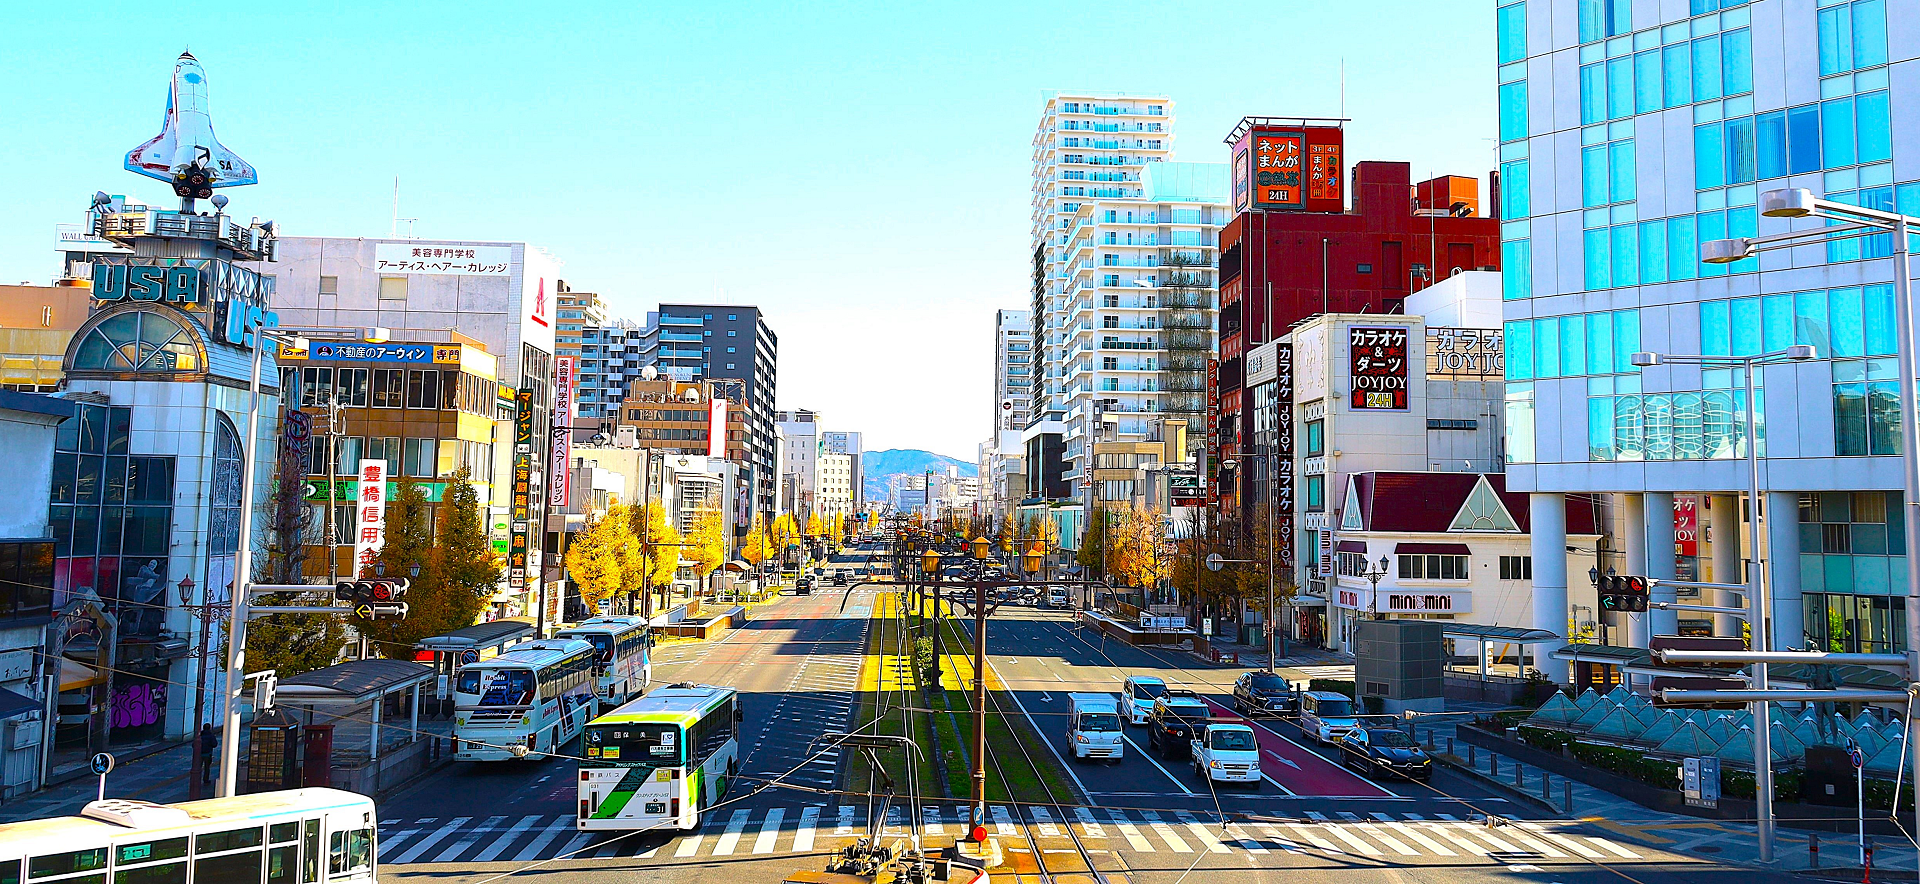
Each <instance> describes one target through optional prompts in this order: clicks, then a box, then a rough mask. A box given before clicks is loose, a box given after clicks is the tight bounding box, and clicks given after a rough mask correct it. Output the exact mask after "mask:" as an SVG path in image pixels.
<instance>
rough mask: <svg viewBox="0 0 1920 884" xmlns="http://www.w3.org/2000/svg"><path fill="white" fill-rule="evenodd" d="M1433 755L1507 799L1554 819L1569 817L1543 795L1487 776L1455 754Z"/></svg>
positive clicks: (1437, 753)
mask: <svg viewBox="0 0 1920 884" xmlns="http://www.w3.org/2000/svg"><path fill="white" fill-rule="evenodd" d="M1433 757H1434V758H1435V759H1437V760H1438V761H1439V762H1440V763H1441V764H1444V765H1446V766H1448V767H1450V768H1453V769H1454V770H1457V771H1459V772H1461V773H1463V774H1466V775H1467V776H1470V777H1472V778H1474V779H1475V780H1476V781H1478V782H1480V783H1481V784H1483V785H1486V786H1491V787H1492V788H1493V789H1494V791H1496V792H1499V793H1500V794H1501V795H1504V796H1506V797H1507V799H1508V800H1510V801H1519V802H1520V803H1522V804H1525V805H1527V806H1529V807H1531V808H1533V809H1535V810H1543V811H1545V812H1546V814H1547V816H1549V817H1552V818H1554V819H1568V818H1569V817H1568V816H1567V811H1566V810H1564V809H1562V808H1559V807H1556V806H1554V805H1553V804H1552V803H1551V802H1548V801H1545V800H1542V799H1541V797H1540V796H1538V795H1534V794H1532V793H1530V792H1527V791H1525V790H1523V789H1516V788H1514V785H1513V784H1512V783H1507V782H1502V781H1500V780H1497V779H1494V778H1493V777H1490V776H1487V775H1486V774H1483V773H1481V772H1479V771H1477V770H1474V769H1473V768H1470V767H1468V766H1466V764H1465V763H1463V762H1461V761H1460V760H1459V759H1457V758H1455V757H1454V756H1451V755H1447V754H1445V753H1441V752H1435V753H1433ZM1515 763H1518V762H1515Z"/></svg>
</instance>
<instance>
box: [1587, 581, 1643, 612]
mask: <svg viewBox="0 0 1920 884" xmlns="http://www.w3.org/2000/svg"><path fill="white" fill-rule="evenodd" d="M1595 588H1597V589H1598V590H1600V610H1602V611H1626V612H1630V613H1631V612H1638V611H1645V610H1646V609H1647V578H1645V577H1622V576H1616V575H1611V574H1609V575H1607V576H1604V577H1601V578H1599V582H1598V583H1597V584H1596V585H1595Z"/></svg>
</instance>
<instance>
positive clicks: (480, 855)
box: [380, 587, 1744, 882]
mask: <svg viewBox="0 0 1920 884" xmlns="http://www.w3.org/2000/svg"><path fill="white" fill-rule="evenodd" d="M878 592H879V590H877V589H874V588H865V587H863V588H856V589H854V590H852V591H851V592H848V591H847V590H840V589H835V590H833V591H830V592H822V593H820V594H816V595H813V596H809V597H786V598H783V599H782V600H780V601H778V602H775V603H773V604H770V605H768V606H766V607H763V608H761V609H759V610H758V611H757V612H756V615H757V616H756V618H755V619H753V620H751V621H749V622H748V624H747V626H746V627H744V628H742V629H740V630H737V631H735V632H733V633H731V634H729V635H727V636H725V637H724V638H721V639H718V640H716V641H714V642H711V643H686V644H671V645H665V646H662V648H661V649H660V653H659V659H658V661H657V663H656V683H657V684H659V683H670V682H674V681H682V680H685V681H696V682H706V683H714V684H724V685H730V686H733V687H736V688H738V689H740V690H741V691H742V694H743V696H744V698H745V704H744V705H745V709H746V723H745V725H744V727H743V743H744V744H743V747H742V756H743V764H742V771H743V775H742V777H741V782H742V784H743V785H745V786H749V787H750V786H754V785H758V784H763V783H766V782H768V781H769V780H773V779H775V778H779V783H780V784H782V787H774V788H767V789H764V790H760V791H751V790H750V789H749V790H745V791H735V792H734V793H733V794H732V795H731V796H730V800H729V801H728V802H727V803H725V804H724V805H722V806H720V807H718V808H715V809H713V810H712V811H711V812H709V813H708V814H706V815H705V817H704V818H703V822H702V825H701V827H700V829H699V830H697V831H696V832H693V833H691V834H675V835H668V834H637V835H628V836H608V835H587V834H582V833H579V832H577V831H576V830H575V829H574V825H573V801H574V800H575V799H574V789H573V780H572V772H573V766H572V763H571V762H570V761H568V760H566V759H559V758H556V759H552V760H548V761H544V762H528V763H521V764H513V765H493V766H484V765H476V764H456V765H453V766H451V767H449V768H446V769H444V770H442V771H441V772H439V773H437V774H436V775H434V776H433V777H431V778H429V779H427V780H425V781H423V782H421V783H419V784H416V785H415V786H413V787H412V788H410V789H408V790H407V791H406V792H404V793H402V794H400V795H398V796H395V797H394V798H392V799H389V800H387V801H386V802H383V805H382V809H381V816H382V827H381V844H380V857H381V861H382V863H383V866H382V874H383V876H385V877H386V878H388V879H390V880H407V879H409V878H415V877H420V876H430V877H432V878H433V879H434V880H436V881H456V882H459V881H479V880H482V879H484V878H487V877H489V876H492V875H498V874H501V873H504V872H510V871H513V870H515V869H520V868H526V867H530V866H533V865H534V864H536V863H537V864H539V865H538V866H537V867H538V868H539V869H540V870H541V872H542V873H543V874H552V875H557V876H559V877H560V878H562V879H564V878H565V877H567V876H568V875H570V874H589V875H602V874H608V873H629V874H630V873H635V872H640V873H644V874H645V875H646V876H647V877H648V879H650V880H688V881H692V880H705V879H708V878H707V876H710V875H712V874H714V873H715V872H716V871H719V870H723V869H724V870H726V874H728V875H730V876H736V877H738V876H744V878H743V880H754V881H776V880H779V878H780V877H781V876H784V875H786V874H788V873H790V872H792V871H794V870H796V869H800V868H816V867H819V866H820V865H821V864H822V862H823V857H824V856H825V855H827V854H828V853H830V852H832V851H835V850H838V849H839V848H841V847H843V846H846V845H849V844H851V843H853V841H854V840H855V839H856V838H858V837H859V836H860V835H862V834H864V833H865V831H866V827H867V813H868V809H867V805H866V803H865V801H864V799H858V798H851V799H850V798H846V797H844V796H839V795H836V794H834V792H833V783H834V777H833V772H834V769H835V766H836V765H837V763H838V759H837V757H836V756H834V755H822V756H820V757H819V758H809V754H808V745H809V743H810V741H811V740H812V738H813V737H814V736H815V735H818V734H820V733H823V732H826V731H831V730H840V729H844V728H846V727H848V726H849V725H848V721H847V716H848V714H849V711H850V710H851V709H852V708H854V701H855V699H856V698H855V695H854V693H853V690H854V688H855V686H856V685H857V683H858V682H857V679H858V676H859V672H860V667H861V665H862V659H863V654H862V646H863V641H864V637H865V636H866V634H867V632H868V630H869V629H870V628H871V624H872V623H873V620H872V611H873V610H874V600H875V598H876V595H877V593H878ZM843 595H844V596H845V599H844V604H845V609H844V611H842V610H841V606H842V603H843ZM989 652H990V653H989V657H990V662H991V665H992V667H993V671H994V673H995V674H996V675H997V677H998V678H999V679H1000V680H1001V681H1002V682H1003V683H1005V684H1006V686H1007V689H1008V691H1009V692H1010V693H1011V694H1012V696H1013V698H1014V699H1016V700H1017V701H1018V702H1017V706H1018V709H1019V713H1018V714H1021V715H1022V717H1023V718H1024V719H1027V720H1030V721H1031V726H1033V727H1035V728H1036V729H1037V730H1038V731H1039V733H1041V734H1042V735H1043V736H1044V737H1046V738H1047V740H1048V741H1049V745H1050V746H1052V747H1054V748H1055V749H1058V748H1060V747H1061V743H1060V733H1059V731H1060V728H1059V726H1058V725H1059V722H1060V716H1061V715H1062V714H1063V711H1064V706H1063V705H1062V704H1063V703H1064V697H1065V694H1066V692H1068V691H1072V690H1099V691H1107V692H1112V691H1115V690H1117V689H1118V686H1119V683H1120V680H1121V679H1122V678H1123V677H1124V676H1125V674H1128V673H1151V674H1156V675H1159V676H1161V677H1162V678H1165V679H1166V680H1167V682H1168V683H1169V684H1170V685H1174V686H1184V687H1188V688H1191V689H1193V690H1195V691H1196V692H1199V693H1201V694H1202V695H1203V696H1207V697H1209V699H1212V700H1215V701H1218V702H1223V703H1224V702H1230V701H1229V700H1228V699H1227V693H1228V692H1227V686H1228V685H1230V683H1231V681H1232V678H1233V677H1234V676H1235V675H1237V673H1238V671H1239V670H1234V669H1225V668H1216V667H1209V666H1206V665H1204V664H1200V663H1198V661H1193V660H1191V658H1185V657H1183V656H1176V655H1174V654H1172V653H1169V652H1148V651H1143V650H1140V649H1135V648H1130V647H1126V646H1122V645H1118V644H1114V643H1107V644H1105V645H1103V644H1101V643H1100V641H1099V639H1098V637H1097V636H1094V635H1092V634H1090V633H1083V631H1082V630H1078V629H1076V628H1075V627H1074V626H1073V624H1072V621H1071V620H1070V619H1069V616H1068V614H1066V613H1065V612H1061V611H1046V610H1032V609H1024V608H1006V609H1003V611H1002V613H1000V614H998V615H996V616H995V617H994V618H993V619H992V620H991V621H990V626H989ZM1221 711H1222V712H1224V711H1225V710H1224V708H1222V710H1221ZM1256 727H1257V728H1258V731H1257V732H1258V734H1259V736H1260V741H1261V747H1262V752H1263V755H1266V756H1268V761H1269V762H1270V764H1268V765H1267V767H1268V769H1269V773H1270V776H1271V779H1270V780H1269V781H1268V782H1265V783H1262V784H1261V787H1260V788H1259V789H1258V790H1257V791H1256V790H1253V789H1244V790H1222V789H1210V788H1208V786H1207V784H1206V783H1203V782H1200V781H1198V780H1195V779H1194V778H1193V777H1192V775H1191V772H1190V770H1188V769H1187V768H1186V767H1185V766H1184V765H1168V764H1167V763H1165V762H1161V761H1159V760H1157V759H1150V758H1149V757H1148V756H1147V754H1146V753H1145V752H1142V751H1140V739H1141V738H1140V737H1139V735H1138V729H1137V728H1136V729H1133V733H1131V734H1130V735H1129V740H1130V741H1131V742H1130V745H1129V749H1128V755H1127V757H1126V758H1125V759H1124V760H1122V761H1121V762H1120V763H1118V764H1105V763H1095V764H1084V763H1075V764H1065V763H1063V762H1062V761H1061V760H1060V759H1058V758H1055V759H1053V763H1054V764H1057V765H1061V766H1062V767H1064V768H1065V769H1066V770H1068V771H1069V772H1070V773H1071V777H1070V779H1071V781H1072V782H1073V783H1074V784H1075V789H1076V790H1077V791H1078V792H1080V793H1081V794H1080V796H1079V797H1078V798H1077V799H1076V801H1077V802H1079V803H1075V804H1071V805H1066V804H1062V805H1056V806H1048V805H1041V804H1013V805H1003V804H996V805H993V806H991V807H990V816H989V824H988V829H989V831H990V832H991V833H992V834H993V835H994V837H995V839H996V840H997V841H998V842H999V843H1000V845H1001V847H1002V850H1003V851H1004V856H1005V862H1006V865H1007V867H1008V868H1012V869H1016V870H1025V871H1026V872H1028V873H1032V874H1040V873H1042V872H1045V873H1047V874H1049V875H1061V874H1068V873H1081V874H1085V873H1087V872H1088V871H1090V870H1098V871H1099V872H1100V873H1102V874H1106V875H1113V874H1124V875H1126V876H1127V878H1128V879H1129V880H1132V881H1173V880H1177V879H1179V878H1180V877H1181V876H1182V875H1183V874H1184V873H1186V872H1188V871H1196V872H1200V871H1223V870H1229V869H1233V870H1241V871H1250V870H1274V871H1282V870H1284V871H1286V872H1289V873H1309V874H1311V873H1313V872H1316V871H1342V870H1354V869H1370V870H1374V869H1394V870H1396V871H1397V872H1398V873H1400V874H1402V875H1405V876H1406V879H1407V880H1428V881H1471V880H1485V879H1487V878H1488V876H1492V875H1498V876H1500V877H1503V878H1510V877H1512V876H1513V875H1514V874H1515V873H1529V872H1532V871H1535V870H1550V875H1549V877H1550V880H1554V881H1563V882H1564V881H1580V880H1595V881H1599V880H1617V879H1618V877H1619V876H1617V875H1614V874H1612V873H1611V872H1610V871H1607V870H1603V869H1601V868H1600V867H1602V866H1605V867H1608V869H1615V870H1624V869H1627V868H1631V870H1632V871H1631V872H1630V874H1631V877H1632V878H1634V879H1637V880H1641V881H1659V880H1680V878H1681V877H1682V876H1684V877H1685V878H1686V879H1688V880H1712V877H1711V876H1707V877H1702V873H1706V872H1709V871H1710V870H1711V869H1712V868H1713V867H1712V866H1710V865H1706V864H1703V863H1701V862H1700V861H1699V860H1697V859H1693V858H1687V857H1680V856H1676V855H1673V854H1669V853H1664V852H1661V851H1658V850H1655V849H1652V848H1649V847H1646V846H1643V845H1641V844H1639V843H1635V842H1634V841H1632V840H1629V839H1628V838H1626V837H1623V832H1622V830H1620V829H1618V828H1617V827H1616V828H1603V827H1599V826H1595V825H1588V824H1583V823H1580V822H1569V821H1564V820H1545V819H1539V820H1529V819H1527V817H1528V816H1530V814H1529V813H1528V811H1527V809H1526V808H1524V807H1520V806H1518V805H1516V804H1513V803H1510V802H1508V801H1507V800H1506V799H1503V798H1500V797H1498V796H1496V795H1493V794H1490V793H1489V791H1488V790H1486V789H1485V788H1484V787H1481V786H1479V785H1478V784H1477V781H1474V780H1470V779H1468V778H1466V777H1464V776H1463V775H1461V774H1458V773H1456V772H1453V771H1450V770H1448V771H1442V772H1440V773H1439V774H1437V775H1436V777H1435V780H1434V783H1433V785H1432V786H1431V787H1429V786H1427V785H1424V784H1418V783H1408V782H1392V783H1375V782H1372V781H1370V780H1368V779H1365V778H1362V777H1359V776H1357V775H1355V774H1353V773H1351V772H1349V771H1347V770H1346V769H1345V768H1342V767H1340V766H1339V765H1337V764H1335V763H1334V762H1333V761H1331V760H1330V758H1331V756H1330V755H1329V754H1328V753H1327V752H1326V751H1325V750H1323V749H1321V750H1316V749H1315V748H1311V747H1310V746H1309V745H1307V741H1306V740H1304V739H1303V738H1302V737H1301V735H1300V733H1299V732H1298V730H1297V729H1295V728H1294V727H1293V726H1292V725H1290V724H1287V723H1283V722H1268V721H1262V722H1258V723H1257V724H1256ZM783 774H784V775H785V776H782V775H783ZM447 796H458V798H457V799H456V800H457V804H455V805H452V806H449V803H448V802H447V800H446V798H447ZM909 813H910V811H907V810H906V809H905V808H902V807H895V808H893V810H892V812H890V813H888V814H887V816H886V827H885V832H886V838H887V841H889V842H892V841H898V840H903V839H907V838H909V837H911V833H910V832H909V829H908V827H907V825H906V824H907V822H908V820H909V816H908V814H909ZM965 813H966V808H965V806H964V803H963V802H957V801H952V800H945V801H934V802H931V803H929V804H927V805H925V806H923V808H922V814H923V817H922V818H923V821H924V823H925V825H924V827H923V830H922V833H923V835H924V837H925V838H926V843H927V845H928V846H929V847H933V848H937V847H943V846H945V845H947V844H951V843H952V842H953V841H954V840H955V839H956V838H957V837H960V836H961V835H962V834H963V831H962V830H963V828H964V826H963V823H964V820H965ZM1489 814H1491V815H1493V816H1495V817H1505V818H1508V819H1509V820H1510V822H1507V823H1506V824H1504V825H1499V826H1494V827H1489V826H1487V825H1485V824H1484V822H1483V821H1484V819H1485V817H1486V816H1487V815H1489ZM1223 818H1224V819H1225V820H1226V824H1225V825H1224V826H1223V825H1222V820H1223ZM1541 874H1543V875H1547V874H1548V872H1541ZM1743 874H1744V873H1743ZM1549 877H1543V878H1542V879H1541V880H1548V879H1549ZM581 880H586V879H585V878H582V879H581Z"/></svg>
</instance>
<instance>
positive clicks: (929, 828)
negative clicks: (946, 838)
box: [920, 805, 947, 835]
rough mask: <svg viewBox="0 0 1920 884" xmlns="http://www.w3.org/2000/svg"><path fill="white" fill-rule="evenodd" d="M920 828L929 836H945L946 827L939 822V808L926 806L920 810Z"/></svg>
mask: <svg viewBox="0 0 1920 884" xmlns="http://www.w3.org/2000/svg"><path fill="white" fill-rule="evenodd" d="M920 827H921V828H923V829H925V830H926V833H927V834H929V835H945V834H947V827H946V825H945V824H943V823H941V822H940V808H938V807H934V806H932V805H928V806H926V807H923V808H920Z"/></svg>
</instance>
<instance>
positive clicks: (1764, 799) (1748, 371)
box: [1594, 344, 1819, 862]
mask: <svg viewBox="0 0 1920 884" xmlns="http://www.w3.org/2000/svg"><path fill="white" fill-rule="evenodd" d="M1818 355H1819V354H1818V353H1816V352H1815V351H1814V348H1813V347H1812V345H1809V344H1796V345H1794V346H1791V347H1788V348H1786V349H1784V350H1776V351H1774V352H1771V353H1761V354H1759V355H1757V356H1697V355H1685V356H1679V355H1672V354H1667V353H1635V354H1633V356H1632V357H1631V358H1630V359H1629V361H1631V362H1632V363H1633V364H1634V365H1637V366H1641V367H1643V368H1644V367H1648V366H1655V365H1664V364H1668V363H1674V364H1682V365H1728V366H1731V365H1738V366H1740V371H1741V380H1740V384H1741V387H1742V390H1743V392H1744V393H1745V394H1746V408H1745V409H1744V410H1745V412H1746V419H1745V421H1744V428H1743V431H1742V435H1743V436H1745V438H1746V443H1747V615H1746V616H1747V625H1748V628H1749V631H1750V632H1751V633H1752V634H1753V649H1754V650H1755V651H1765V650H1767V649H1768V647H1769V646H1770V645H1771V644H1772V636H1771V632H1772V628H1773V617H1772V610H1771V608H1772V603H1771V601H1770V600H1769V599H1768V598H1767V587H1766V581H1765V579H1764V578H1763V576H1762V574H1761V570H1760V456H1759V445H1758V444H1757V443H1758V441H1759V438H1760V437H1759V434H1758V433H1757V432H1756V431H1755V427H1754V415H1755V414H1757V413H1758V409H1756V408H1755V401H1754V400H1755V399H1756V397H1757V396H1758V392H1757V391H1756V390H1754V388H1753V367H1754V366H1756V365H1768V364H1773V363H1779V362H1805V361H1806V360H1809V359H1813V358H1816V357H1817V356H1818ZM1767 517H1768V518H1769V519H1772V518H1778V517H1779V514H1778V513H1768V514H1767ZM1649 554H1650V555H1651V554H1652V551H1651V550H1650V551H1649ZM1594 570H1595V573H1596V574H1597V573H1598V570H1599V569H1598V568H1596V569H1594ZM1753 687H1754V689H1755V690H1766V689H1767V664H1765V663H1755V664H1753ZM1753 721H1754V725H1753V778H1754V799H1755V803H1756V804H1757V805H1758V808H1759V809H1758V813H1757V815H1756V820H1755V822H1756V823H1757V825H1756V828H1757V829H1758V831H1759V835H1760V861H1761V862H1771V861H1772V860H1773V767H1772V755H1773V734H1772V728H1770V727H1769V726H1768V721H1767V704H1766V702H1765V701H1760V702H1756V703H1754V704H1753Z"/></svg>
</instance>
